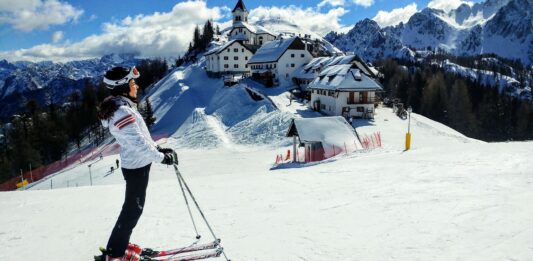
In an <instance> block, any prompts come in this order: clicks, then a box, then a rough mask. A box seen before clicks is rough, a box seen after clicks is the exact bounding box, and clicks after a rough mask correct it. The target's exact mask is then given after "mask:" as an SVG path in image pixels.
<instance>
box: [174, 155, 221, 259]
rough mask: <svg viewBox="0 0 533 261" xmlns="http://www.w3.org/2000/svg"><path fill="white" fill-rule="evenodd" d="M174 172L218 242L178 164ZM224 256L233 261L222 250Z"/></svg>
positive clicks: (175, 165)
mask: <svg viewBox="0 0 533 261" xmlns="http://www.w3.org/2000/svg"><path fill="white" fill-rule="evenodd" d="M174 170H175V171H176V176H177V177H178V179H180V180H181V181H182V182H183V185H185V189H187V192H188V193H189V196H191V199H192V201H193V202H194V205H196V209H198V212H200V215H201V216H202V218H203V219H204V222H205V224H206V225H207V228H209V231H210V232H211V235H213V238H214V239H215V240H217V239H218V238H217V236H216V235H215V232H213V229H212V228H211V225H209V222H207V218H206V217H205V215H204V212H203V211H202V209H201V208H200V205H198V202H197V201H196V199H195V198H194V195H193V194H192V192H191V189H190V188H189V186H188V185H187V182H185V179H184V178H183V176H182V175H181V173H180V171H179V170H178V165H177V164H174ZM222 254H223V255H224V257H225V258H226V260H227V261H231V260H230V259H228V257H227V256H226V253H225V251H224V250H222Z"/></svg>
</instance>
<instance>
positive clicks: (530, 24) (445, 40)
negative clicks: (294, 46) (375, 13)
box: [325, 0, 533, 65]
mask: <svg viewBox="0 0 533 261" xmlns="http://www.w3.org/2000/svg"><path fill="white" fill-rule="evenodd" d="M325 39H326V40H328V41H329V42H331V43H332V44H334V45H335V46H337V47H338V48H340V49H341V50H343V51H351V52H354V53H355V54H357V55H359V56H361V57H362V58H364V59H366V60H370V61H375V60H378V59H381V58H383V57H396V58H414V57H415V54H416V52H417V51H420V50H428V49H431V50H444V51H446V52H447V53H450V54H453V55H457V56H475V55H480V54H496V55H498V56H501V57H504V58H508V59H512V60H517V59H518V60H520V61H521V62H522V63H524V64H526V65H530V64H532V63H533V1H531V0H487V1H485V2H481V3H476V4H473V5H469V4H462V5H461V6H459V7H458V8H456V9H453V10H450V11H448V12H446V11H443V10H439V9H432V8H425V9H423V10H422V11H420V12H417V13H415V14H414V15H412V16H411V17H410V18H409V20H408V22H406V23H400V24H398V25H395V26H387V27H380V26H379V25H378V23H377V22H375V21H373V20H370V19H365V20H362V21H359V22H358V23H356V24H355V26H354V27H353V28H352V29H351V30H350V31H348V32H347V33H336V32H330V33H329V34H328V35H326V37H325Z"/></svg>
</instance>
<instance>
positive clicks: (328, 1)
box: [318, 0, 344, 8]
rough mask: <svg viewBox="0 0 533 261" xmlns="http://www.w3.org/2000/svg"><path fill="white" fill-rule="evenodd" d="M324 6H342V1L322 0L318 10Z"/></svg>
mask: <svg viewBox="0 0 533 261" xmlns="http://www.w3.org/2000/svg"><path fill="white" fill-rule="evenodd" d="M325 5H331V6H333V7H336V6H344V0H322V2H320V3H319V4H318V8H321V7H323V6H325Z"/></svg>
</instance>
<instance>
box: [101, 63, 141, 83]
mask: <svg viewBox="0 0 533 261" xmlns="http://www.w3.org/2000/svg"><path fill="white" fill-rule="evenodd" d="M139 76H141V73H139V71H138V70H137V68H135V66H133V67H131V69H130V72H129V73H128V75H126V76H124V78H122V79H120V80H109V79H107V78H105V77H104V83H105V84H107V85H109V86H119V85H123V84H126V83H128V82H129V81H130V80H132V79H137V78H139Z"/></svg>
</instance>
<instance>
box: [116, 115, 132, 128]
mask: <svg viewBox="0 0 533 261" xmlns="http://www.w3.org/2000/svg"><path fill="white" fill-rule="evenodd" d="M133 122H135V118H133V117H131V118H128V120H126V121H123V122H122V123H120V124H119V125H118V126H117V128H118V129H119V130H120V129H122V128H124V127H126V126H127V125H129V124H131V123H133Z"/></svg>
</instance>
